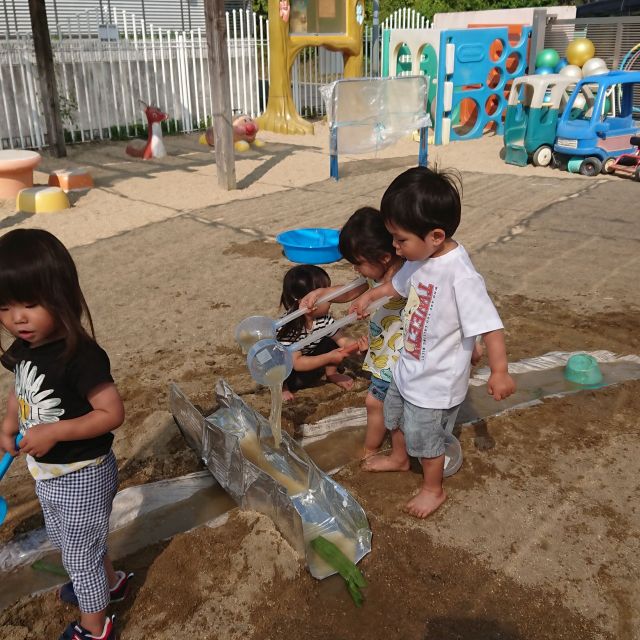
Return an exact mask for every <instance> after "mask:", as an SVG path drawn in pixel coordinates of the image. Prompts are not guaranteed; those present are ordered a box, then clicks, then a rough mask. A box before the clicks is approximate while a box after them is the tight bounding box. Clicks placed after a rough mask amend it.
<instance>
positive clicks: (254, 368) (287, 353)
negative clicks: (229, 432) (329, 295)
mask: <svg viewBox="0 0 640 640" xmlns="http://www.w3.org/2000/svg"><path fill="white" fill-rule="evenodd" d="M387 302H389V297H388V296H387V297H384V298H380V300H376V301H375V302H374V303H373V304H371V305H369V307H368V308H367V311H368V312H369V314H371V313H373V312H374V311H375V310H376V309H379V308H380V307H381V306H382V305H383V304H386V303H387ZM356 320H358V314H357V313H355V311H354V312H353V313H350V314H349V315H348V316H345V317H344V318H340V320H336V321H335V322H333V323H331V324H329V325H327V326H326V327H323V328H322V329H318V330H317V331H314V332H313V333H312V334H310V335H308V336H307V337H306V338H304V339H303V340H300V341H299V342H296V343H295V344H292V345H288V346H285V345H283V344H282V343H281V342H278V341H277V340H271V339H267V340H260V341H259V342H256V344H254V345H253V346H252V347H251V348H250V349H249V353H248V354H247V366H248V367H249V372H250V373H251V377H252V378H253V379H254V380H255V381H256V382H257V383H258V384H263V385H265V386H267V387H272V386H274V385H275V384H277V383H278V382H284V381H285V380H286V379H287V378H288V377H289V374H290V373H291V371H292V370H293V356H292V355H291V354H292V353H294V352H295V351H300V350H301V349H304V347H306V346H307V345H309V344H311V343H313V342H316V341H317V340H320V338H324V336H326V335H329V334H330V333H331V334H333V333H335V332H336V331H337V330H338V329H341V328H342V327H345V326H347V325H348V324H352V323H353V322H355V321H356Z"/></svg>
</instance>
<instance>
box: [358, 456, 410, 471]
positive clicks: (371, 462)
mask: <svg viewBox="0 0 640 640" xmlns="http://www.w3.org/2000/svg"><path fill="white" fill-rule="evenodd" d="M409 465H410V461H409V458H404V459H403V460H400V459H398V458H394V457H393V455H390V456H385V455H383V454H378V455H375V456H371V457H370V458H366V459H365V460H363V461H362V470H363V471H374V472H376V471H409Z"/></svg>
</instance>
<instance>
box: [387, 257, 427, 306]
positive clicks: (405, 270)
mask: <svg viewBox="0 0 640 640" xmlns="http://www.w3.org/2000/svg"><path fill="white" fill-rule="evenodd" d="M423 265H424V262H409V261H407V262H405V263H404V264H403V265H402V266H401V267H400V269H399V270H398V272H397V273H396V274H395V275H394V276H393V278H392V279H391V284H392V286H393V288H394V289H395V290H396V291H397V292H398V293H399V294H400V296H401V297H402V298H406V297H407V296H408V295H409V291H410V290H411V276H412V275H413V274H414V273H415V272H416V271H417V270H418V269H419V268H420V267H421V266H423Z"/></svg>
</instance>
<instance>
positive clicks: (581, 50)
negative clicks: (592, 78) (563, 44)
mask: <svg viewBox="0 0 640 640" xmlns="http://www.w3.org/2000/svg"><path fill="white" fill-rule="evenodd" d="M595 53H596V48H595V47H594V46H593V42H591V40H589V39H588V38H576V39H575V40H573V41H571V42H570V43H569V44H568V45H567V50H566V52H565V54H564V55H565V58H566V59H567V62H568V63H569V64H575V65H576V66H578V67H581V66H582V65H583V64H584V63H585V62H586V61H587V60H589V59H590V58H593V56H594V55H595Z"/></svg>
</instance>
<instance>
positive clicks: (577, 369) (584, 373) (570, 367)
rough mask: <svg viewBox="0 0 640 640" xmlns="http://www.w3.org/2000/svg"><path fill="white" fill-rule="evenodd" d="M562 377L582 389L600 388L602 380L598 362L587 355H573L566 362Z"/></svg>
mask: <svg viewBox="0 0 640 640" xmlns="http://www.w3.org/2000/svg"><path fill="white" fill-rule="evenodd" d="M564 377H565V379H566V380H568V381H569V382H574V383H575V384H579V385H582V386H584V387H600V386H602V380H603V378H602V372H601V371H600V365H598V361H597V360H596V359H595V358H594V357H593V356H590V355H589V354H588V353H574V354H573V355H572V356H571V357H570V358H569V360H567V364H566V366H565V368H564Z"/></svg>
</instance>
